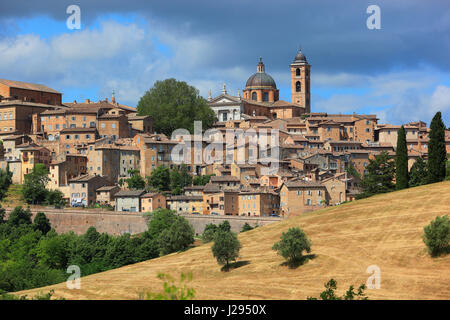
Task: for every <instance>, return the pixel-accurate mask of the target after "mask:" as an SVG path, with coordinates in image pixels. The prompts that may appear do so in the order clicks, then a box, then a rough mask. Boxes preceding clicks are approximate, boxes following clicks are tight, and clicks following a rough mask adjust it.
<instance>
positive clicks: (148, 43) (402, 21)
mask: <svg viewBox="0 0 450 320" xmlns="http://www.w3.org/2000/svg"><path fill="white" fill-rule="evenodd" d="M72 4H76V5H78V6H79V7H80V9H81V29H80V30H69V29H68V28H67V25H66V20H67V19H68V17H69V16H70V14H67V13H66V9H67V7H68V6H69V5H72ZM372 4H376V5H378V6H379V7H380V9H381V29H380V30H369V29H368V28H367V26H366V20H367V18H368V17H369V16H370V14H368V13H367V12H366V9H367V7H368V6H369V5H372ZM299 45H301V47H302V50H303V52H304V54H305V55H306V56H307V59H308V61H309V63H310V64H311V66H312V67H311V81H312V83H311V90H312V98H311V103H312V111H313V112H319V111H323V112H329V113H339V112H341V113H352V112H358V113H375V114H377V115H378V116H379V118H380V121H381V122H390V123H394V124H399V123H406V122H410V121H415V120H419V119H420V120H423V121H426V122H427V123H429V122H430V120H431V118H432V117H433V115H434V114H435V113H436V112H437V111H441V112H442V114H443V117H444V121H445V122H446V125H447V126H450V1H448V0H442V1H439V0H430V1H423V0H407V1H402V0H396V1H392V0H388V1H378V0H377V1H376V0H373V1H365V0H346V1H335V0H330V1H325V0H320V1H319V0H311V1H302V0H295V1H294V0H277V1H273V0H259V1H255V0H252V1H250V0H228V1H223V0H214V1H212V0H203V1H200V0H189V1H187V0H165V1H160V0H152V1H136V0H127V1H115V0H96V1H93V0H86V1H75V0H70V1H66V0H54V1H50V0H49V1H44V0H42V1H26V0H14V1H1V2H0V78H6V79H11V80H20V81H26V82H36V83H42V84H46V85H48V86H50V87H52V88H54V89H56V90H59V91H60V92H62V93H63V101H65V102H71V101H73V100H78V101H80V100H84V99H91V100H95V101H96V100H98V99H103V98H105V97H111V92H112V91H113V90H114V91H115V93H116V99H117V100H118V101H119V102H121V103H124V104H127V105H131V106H136V104H137V102H138V101H139V98H140V97H141V96H142V95H143V94H144V92H145V91H146V90H148V89H149V88H150V87H152V86H153V84H154V82H155V81H156V80H163V79H166V78H171V77H174V78H176V79H178V80H184V81H186V82H188V83H189V84H191V85H194V86H195V87H197V88H198V89H199V90H200V94H201V95H203V96H204V97H207V96H208V91H209V90H210V89H211V90H212V92H213V95H217V94H219V93H220V92H221V89H222V84H223V83H226V85H227V89H228V92H229V93H230V94H234V95H236V94H237V90H238V89H241V90H242V89H243V88H244V87H245V82H246V80H247V78H248V77H249V76H250V75H251V74H253V73H254V72H256V64H257V62H258V59H259V57H262V58H263V61H264V63H265V64H266V72H267V73H269V74H270V75H272V77H273V78H274V79H275V81H276V83H277V86H278V88H279V89H280V98H281V99H284V100H287V101H289V100H290V84H289V81H290V79H289V64H290V63H291V62H292V60H293V58H294V56H295V54H296V52H297V49H298V47H299Z"/></svg>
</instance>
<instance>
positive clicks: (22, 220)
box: [8, 207, 31, 226]
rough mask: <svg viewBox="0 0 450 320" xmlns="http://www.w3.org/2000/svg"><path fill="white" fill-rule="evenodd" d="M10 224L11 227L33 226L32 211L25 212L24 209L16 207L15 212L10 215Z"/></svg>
mask: <svg viewBox="0 0 450 320" xmlns="http://www.w3.org/2000/svg"><path fill="white" fill-rule="evenodd" d="M8 224H9V225H10V226H20V225H22V224H31V212H30V209H26V210H24V209H23V208H22V207H15V208H14V210H13V211H12V212H11V213H10V214H9V219H8Z"/></svg>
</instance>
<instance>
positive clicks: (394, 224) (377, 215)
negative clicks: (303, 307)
mask: <svg viewBox="0 0 450 320" xmlns="http://www.w3.org/2000/svg"><path fill="white" fill-rule="evenodd" d="M449 195H450V182H444V183H438V184H434V185H428V186H422V187H417V188H412V189H408V190H403V191H399V192H394V193H390V194H385V195H379V196H375V197H372V198H369V199H365V200H360V201H356V202H353V203H347V204H343V205H341V206H339V207H334V208H329V209H325V210H320V211H316V212H311V213H308V214H305V215H303V216H300V217H295V218H292V219H288V220H285V221H282V222H279V223H274V224H271V225H268V226H265V227H260V228H257V229H255V230H253V231H250V232H246V233H244V234H241V235H240V236H239V238H240V240H241V242H242V245H243V248H242V249H241V258H240V260H244V261H249V264H247V265H244V266H242V267H239V268H237V269H234V270H232V271H230V272H227V273H224V272H221V271H220V268H219V266H218V265H217V262H216V261H215V259H214V258H213V256H212V254H211V249H210V246H211V245H210V244H207V245H202V246H200V247H196V248H193V249H190V250H188V251H186V252H183V253H176V254H171V255H168V256H165V257H161V258H158V259H154V260H150V261H146V262H142V263H137V264H134V265H129V266H126V267H122V268H119V269H116V270H111V271H107V272H104V273H99V274H95V275H91V276H88V277H85V278H82V282H81V290H68V289H66V285H65V284H64V283H63V284H58V285H54V286H50V287H46V288H41V289H37V290H36V289H35V290H29V291H27V292H22V293H28V294H30V293H31V292H36V291H40V290H42V291H44V292H46V291H48V290H49V289H54V290H55V296H64V297H66V298H68V299H136V298H137V297H138V292H142V291H150V290H153V291H157V292H159V291H161V287H162V283H161V281H160V280H158V279H157V278H156V275H157V273H159V272H164V273H169V274H171V275H172V276H174V277H176V278H178V277H179V274H180V273H181V272H189V271H192V272H193V276H194V279H193V281H192V283H191V286H192V287H194V288H195V289H196V292H197V293H196V298H199V299H305V298H306V297H307V296H318V294H319V293H320V292H321V291H322V290H323V284H324V283H325V282H326V281H328V280H329V279H330V278H332V277H333V278H335V279H336V280H337V282H338V293H342V292H343V291H344V289H346V288H348V286H349V285H351V284H354V285H359V284H361V283H365V282H366V279H367V277H368V276H369V274H366V269H367V267H368V266H369V265H373V264H375V265H378V266H379V267H380V268H381V289H379V290H368V291H367V293H368V296H369V298H370V299H450V272H449V271H450V256H446V257H441V258H436V259H431V258H430V257H429V256H428V254H427V252H426V248H425V246H424V243H423V241H422V239H421V236H422V234H423V227H424V226H425V225H427V224H428V223H429V222H430V221H431V220H432V219H434V218H435V217H436V216H437V215H439V216H440V215H444V214H450V197H449ZM294 226H299V227H301V228H303V229H304V230H305V231H306V233H307V235H308V236H309V237H310V238H311V239H312V243H313V246H312V253H314V254H316V255H317V257H316V258H315V259H313V260H310V261H308V262H307V263H306V264H304V265H303V266H300V267H298V268H297V269H288V268H287V267H285V266H282V265H281V264H282V262H283V259H282V258H281V257H280V256H277V254H276V253H275V252H274V251H273V250H271V247H272V245H273V243H274V242H276V241H278V239H279V238H280V235H281V233H282V232H284V231H286V230H287V229H288V228H289V227H294Z"/></svg>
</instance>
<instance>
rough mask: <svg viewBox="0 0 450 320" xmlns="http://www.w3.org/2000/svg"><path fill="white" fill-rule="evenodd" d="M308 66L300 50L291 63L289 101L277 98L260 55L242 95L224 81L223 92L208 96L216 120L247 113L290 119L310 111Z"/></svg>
mask: <svg viewBox="0 0 450 320" xmlns="http://www.w3.org/2000/svg"><path fill="white" fill-rule="evenodd" d="M310 69H311V66H310V64H309V63H308V61H307V60H306V57H305V55H304V54H303V53H302V52H301V50H299V51H298V52H297V54H296V56H295V58H294V61H293V62H292V63H291V65H290V72H291V102H288V101H284V100H280V99H279V90H278V88H277V85H276V82H275V80H274V79H273V78H272V77H271V76H270V75H269V74H267V73H266V70H265V65H264V63H263V61H262V58H260V60H259V62H258V65H257V67H256V73H254V74H253V75H251V76H250V77H249V78H248V80H247V82H246V84H245V89H244V90H243V94H242V97H241V95H240V92H239V94H238V96H232V95H229V94H227V91H226V88H225V85H224V88H223V90H222V94H220V95H219V96H217V97H214V98H212V97H211V94H210V95H209V98H208V103H209V106H210V107H211V108H212V109H213V110H214V112H215V114H216V117H217V120H218V121H219V122H226V121H230V120H242V119H243V118H244V117H246V116H265V117H267V118H269V119H289V118H293V117H299V116H301V115H302V114H305V113H310V112H311V94H310Z"/></svg>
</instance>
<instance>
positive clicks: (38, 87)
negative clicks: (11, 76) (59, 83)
mask: <svg viewBox="0 0 450 320" xmlns="http://www.w3.org/2000/svg"><path fill="white" fill-rule="evenodd" d="M0 83H1V84H3V85H5V86H8V87H11V88H19V89H26V90H34V91H43V92H50V93H58V94H61V93H60V92H58V91H56V90H54V89H52V88H49V87H47V86H45V85H43V84H37V83H29V82H22V81H14V80H7V79H0Z"/></svg>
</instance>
